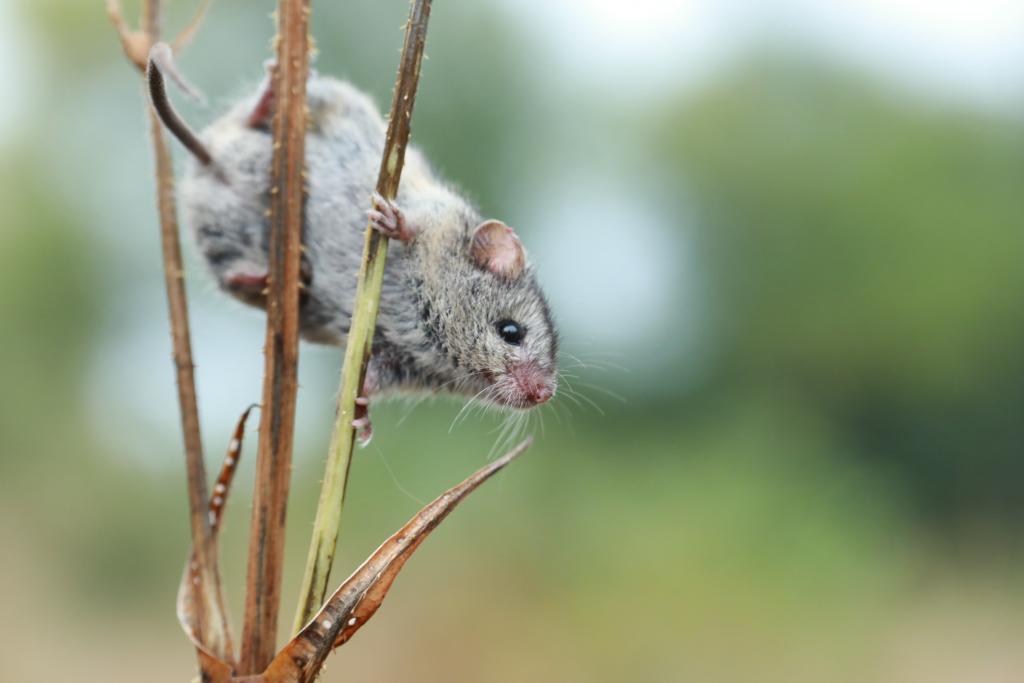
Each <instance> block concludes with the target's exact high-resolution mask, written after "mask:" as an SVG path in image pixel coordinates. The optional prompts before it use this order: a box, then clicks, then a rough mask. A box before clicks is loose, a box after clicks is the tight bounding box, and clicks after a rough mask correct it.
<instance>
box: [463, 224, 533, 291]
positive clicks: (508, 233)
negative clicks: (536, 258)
mask: <svg viewBox="0 0 1024 683" xmlns="http://www.w3.org/2000/svg"><path fill="white" fill-rule="evenodd" d="M469 252H470V255H471V256H472V257H473V261H474V262H475V263H476V265H478V266H480V267H481V268H483V269H484V270H489V271H491V272H492V273H494V274H495V275H498V276H499V277H504V278H507V279H509V280H514V279H516V278H517V277H519V275H520V273H522V272H523V268H525V267H526V252H524V251H523V245H522V244H520V243H519V238H518V237H516V232H515V230H513V229H512V228H510V227H508V226H507V225H505V224H504V223H502V222H501V221H484V222H483V223H481V224H480V225H478V226H476V229H475V230H474V231H473V239H472V240H471V241H470V245H469Z"/></svg>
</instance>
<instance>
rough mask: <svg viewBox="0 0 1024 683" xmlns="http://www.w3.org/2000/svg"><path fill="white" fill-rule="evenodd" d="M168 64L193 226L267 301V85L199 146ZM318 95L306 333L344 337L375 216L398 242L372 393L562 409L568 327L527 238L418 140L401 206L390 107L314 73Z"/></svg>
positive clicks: (218, 271) (312, 119) (168, 111)
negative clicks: (562, 344) (391, 170)
mask: <svg viewBox="0 0 1024 683" xmlns="http://www.w3.org/2000/svg"><path fill="white" fill-rule="evenodd" d="M155 53H156V52H155ZM165 57H166V59H164V60H160V59H157V58H154V59H153V61H151V67H150V81H151V83H150V86H151V93H152V95H153V102H154V105H155V106H156V108H157V110H158V113H160V115H161V118H162V120H163V121H164V123H165V124H166V125H167V126H168V128H169V129H170V130H171V132H173V133H174V134H175V135H176V136H177V137H178V139H179V140H181V141H182V142H183V143H184V144H185V146H186V147H187V148H188V149H189V150H190V151H191V152H192V156H193V158H192V159H190V160H189V162H188V166H187V169H186V171H185V174H184V178H183V180H182V182H181V192H180V196H181V202H182V204H181V206H182V210H183V214H184V219H185V221H186V223H187V224H188V226H189V227H190V228H191V230H192V232H193V234H194V236H195V239H196V241H197V243H198V245H199V249H200V251H201V252H202V254H203V256H204V257H205V259H206V262H207V264H208V265H209V267H210V270H211V271H212V273H213V275H214V277H215V278H216V279H217V282H218V284H219V285H220V287H221V288H222V289H224V290H225V291H227V292H228V293H230V294H232V295H233V296H235V297H237V298H238V299H240V300H242V301H244V302H245V303H248V304H251V305H255V306H263V304H264V289H265V286H266V276H267V250H268V238H269V224H268V219H267V214H268V208H269V187H270V177H269V169H270V161H271V153H272V150H271V133H270V120H271V117H272V111H273V99H274V98H273V93H272V91H271V89H270V84H269V79H266V80H265V81H264V83H263V84H262V85H261V86H260V88H259V89H258V90H257V91H256V92H254V93H252V94H250V95H249V96H247V97H245V98H243V99H242V100H241V101H239V102H237V103H236V104H235V105H234V106H232V107H231V108H230V109H229V110H228V111H227V113H225V114H224V115H223V116H221V117H220V118H218V119H217V120H216V121H214V123H212V124H211V125H210V126H209V127H208V128H206V129H205V130H204V131H203V132H202V133H201V134H200V135H199V136H198V138H197V137H196V136H194V135H192V134H191V132H190V131H189V130H188V128H187V126H185V124H184V123H183V122H182V121H181V120H180V118H177V115H176V114H175V113H174V111H173V109H172V108H171V107H170V104H169V102H168V101H167V98H166V93H164V92H163V77H162V75H161V69H163V70H164V71H170V73H169V75H171V76H173V77H175V79H176V80H177V79H178V78H179V77H178V76H177V74H175V73H174V72H173V71H172V69H173V64H171V63H170V62H169V53H168V54H167V55H165ZM154 80H157V81H158V82H157V83H156V84H155V87H154V83H153V81H154ZM307 100H308V110H309V119H308V126H309V130H308V133H307V135H306V176H307V179H308V185H307V191H308V194H307V199H306V203H305V215H304V226H303V246H304V253H303V263H302V278H303V290H302V303H301V311H300V317H301V319H300V326H301V331H302V334H303V336H304V337H305V338H306V339H308V340H310V341H313V342H318V343H323V344H332V345H338V346H343V345H344V344H345V341H346V335H347V333H348V329H349V324H350V318H351V311H352V308H351V307H352V304H353V301H354V299H355V291H356V277H357V273H358V270H359V266H360V261H361V257H362V249H363V239H364V231H365V229H366V225H367V220H368V217H367V214H369V221H370V222H371V223H372V226H373V227H374V228H375V229H377V230H379V231H380V232H381V233H383V234H384V235H386V236H387V237H389V238H390V244H389V247H388V258H387V265H386V269H385V275H384V285H383V290H382V294H381V301H380V309H379V314H378V318H377V329H376V333H375V336H374V340H373V352H372V357H371V359H370V362H369V366H368V371H367V381H366V384H365V386H364V387H363V393H364V397H368V396H369V395H371V394H374V393H376V392H379V391H382V390H387V389H408V390H419V391H428V392H435V391H446V392H452V393H456V394H464V395H470V396H477V397H480V398H482V399H484V400H487V401H489V402H491V403H493V404H497V405H500V406H507V407H511V408H530V407H532V406H536V405H538V404H541V403H544V402H546V401H548V400H550V399H551V398H552V396H554V394H555V390H556V385H557V379H556V355H557V350H558V332H557V330H556V329H555V324H554V322H553V320H552V317H551V311H550V308H549V306H548V303H547V300H546V299H545V296H544V293H543V292H542V290H541V288H540V286H539V285H538V283H537V279H536V277H535V275H534V271H533V268H532V267H531V266H530V264H529V262H528V260H527V256H526V252H525V250H524V249H523V246H522V244H521V243H520V241H519V239H518V237H517V236H516V233H515V232H514V231H513V229H512V228H510V227H509V226H507V225H505V224H504V223H502V222H501V221H497V220H484V219H483V218H482V217H481V215H480V213H479V212H478V210H477V209H476V208H475V207H474V206H473V204H472V203H470V202H469V201H467V200H466V199H465V198H464V197H463V196H462V195H461V194H460V193H459V192H457V191H456V190H455V189H454V188H452V187H451V186H450V185H448V184H446V183H445V182H444V181H443V180H441V179H440V178H439V177H438V175H437V174H436V173H435V172H434V171H433V170H432V169H431V167H430V166H429V164H428V163H427V161H426V159H425V158H424V156H423V154H422V153H421V152H420V151H419V150H417V149H416V148H414V147H410V148H409V149H408V151H407V153H406V157H405V167H404V170H403V174H402V182H401V186H400V190H399V193H398V197H397V199H396V201H395V202H391V201H388V200H385V199H384V198H382V197H380V196H379V195H375V194H374V191H373V190H374V183H375V179H376V175H377V170H378V166H379V163H380V158H381V154H382V150H383V147H384V137H385V122H384V120H383V118H382V117H381V114H380V112H379V111H378V109H377V107H376V106H375V105H374V104H373V102H372V101H371V100H370V98H369V97H368V96H366V95H365V94H363V93H362V92H360V91H359V90H357V89H356V88H355V87H353V86H352V85H350V84H349V83H346V82H344V81H339V80H336V79H334V78H329V77H325V76H319V75H316V74H312V75H311V76H310V78H309V81H308V85H307ZM371 206H372V208H371V209H370V210H369V211H367V208H369V207H371ZM361 404H362V405H365V400H364V401H362V402H361ZM367 426H368V420H367Z"/></svg>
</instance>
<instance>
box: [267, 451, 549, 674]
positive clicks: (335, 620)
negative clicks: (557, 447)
mask: <svg viewBox="0 0 1024 683" xmlns="http://www.w3.org/2000/svg"><path fill="white" fill-rule="evenodd" d="M532 441H533V439H532V438H528V439H526V440H525V441H523V442H522V443H521V444H519V445H518V446H516V447H515V448H514V449H512V450H511V451H510V452H509V453H507V454H506V455H504V456H502V457H501V458H499V459H497V460H495V461H494V462H492V463H490V464H489V465H487V466H486V467H483V468H482V469H480V470H478V471H477V472H476V473H475V474H473V475H472V476H470V477H469V478H468V479H466V480H465V481H463V482H462V483H461V484H458V485H456V486H454V487H452V488H450V489H448V490H447V491H446V492H445V493H443V494H442V495H441V496H440V497H438V498H437V499H435V500H434V501H433V502H432V503H430V504H429V505H427V506H426V507H425V508H423V509H422V510H420V511H419V512H418V513H417V514H416V516H415V517H413V518H412V519H411V520H409V522H408V523H407V524H406V525H405V526H403V527H402V528H401V529H399V530H398V532H397V533H395V534H394V535H393V536H391V538H389V539H388V540H386V541H385V542H384V543H383V544H382V545H381V546H380V547H379V548H377V550H376V551H375V552H374V553H373V554H372V555H370V557H369V558H368V559H367V560H366V561H365V562H363V564H362V565H361V566H360V567H359V568H358V569H356V571H355V572H353V574H352V575H351V576H350V577H349V578H348V579H347V580H346V581H345V582H344V583H343V584H341V587H340V588H338V590H337V591H335V593H334V595H332V596H331V598H330V599H329V600H328V601H327V604H326V605H324V606H323V608H322V609H321V610H320V612H319V613H317V615H316V616H315V617H314V618H313V620H312V621H310V622H309V624H307V625H306V627H305V628H303V629H302V631H300V632H299V634H298V635H297V636H295V638H293V639H292V641H291V642H290V643H288V645H287V646H285V648H284V649H283V650H281V652H279V653H278V654H277V656H276V657H275V658H274V661H273V662H271V664H270V666H269V667H268V668H267V670H266V671H265V672H264V673H263V680H264V681H266V682H267V683H307V682H309V681H312V680H313V679H314V678H316V675H317V673H318V672H319V671H320V667H321V666H323V663H324V660H325V659H326V658H327V655H328V654H330V652H331V650H332V649H334V648H335V647H337V646H339V645H342V644H343V643H345V642H346V641H348V640H349V639H350V638H351V637H352V636H353V635H354V634H355V632H356V631H358V630H359V628H361V627H362V625H363V624H364V623H366V621H367V620H369V618H370V617H372V616H373V615H374V613H376V611H377V609H378V608H379V607H380V605H381V603H382V602H383V601H384V597H385V596H386V595H387V592H388V589H390V588H391V584H392V583H393V582H394V580H395V577H396V576H397V575H398V572H399V571H401V569H402V566H403V565H404V564H405V562H406V560H408V559H409V557H410V556H411V555H412V554H413V552H415V551H416V548H418V547H419V545H420V543H422V542H423V541H424V539H426V537H427V536H428V535H429V534H430V532H431V531H433V530H434V529H435V528H436V527H437V525H438V524H440V523H441V521H442V520H444V518H445V517H447V516H448V514H449V513H450V512H451V511H452V510H453V509H455V506H456V505H458V504H459V503H460V502H462V500H463V499H465V497H466V496H468V495H469V494H470V493H472V492H473V491H474V490H475V489H476V488H477V487H478V486H480V484H482V483H484V482H485V481H487V480H488V479H489V478H490V477H491V476H493V475H494V474H495V473H496V472H498V471H499V470H501V469H502V468H503V467H505V465H507V464H508V463H510V462H511V461H512V460H513V459H514V458H516V457H518V456H519V455H521V454H522V453H523V451H525V450H526V449H527V448H528V447H529V446H530V444H531V443H532Z"/></svg>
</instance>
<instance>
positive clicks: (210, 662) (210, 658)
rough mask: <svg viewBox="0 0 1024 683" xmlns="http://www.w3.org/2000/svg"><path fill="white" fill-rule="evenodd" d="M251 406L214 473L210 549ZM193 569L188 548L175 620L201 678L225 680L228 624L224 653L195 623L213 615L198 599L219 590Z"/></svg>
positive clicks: (229, 663)
mask: <svg viewBox="0 0 1024 683" xmlns="http://www.w3.org/2000/svg"><path fill="white" fill-rule="evenodd" d="M255 407H256V406H255V405H251V406H249V407H248V408H246V409H245V412H244V413H242V416H241V417H240V418H239V419H238V424H236V425H235V431H234V434H232V437H231V443H230V444H228V451H227V455H226V456H225V457H224V464H223V465H222V466H221V469H220V474H219V475H218V476H217V483H216V484H214V486H213V495H211V496H210V504H209V508H208V513H207V514H209V516H210V530H211V533H212V536H211V539H210V542H211V543H213V544H214V549H213V550H214V552H216V551H217V548H216V543H217V539H218V532H219V531H220V526H221V521H222V518H223V515H224V506H225V504H226V503H227V499H228V493H229V492H230V491H231V482H232V481H233V480H234V477H235V471H236V469H237V468H238V459H239V457H240V456H241V453H242V439H243V438H244V437H245V423H246V421H247V420H248V419H249V413H251V412H252V409H253V408H255ZM197 570H198V565H197V564H196V553H195V548H192V550H191V552H190V553H189V557H188V562H187V563H186V565H185V571H184V572H182V577H181V585H180V586H179V587H178V604H177V612H178V622H179V623H180V624H181V628H182V630H183V631H185V635H187V636H188V638H189V640H191V641H192V644H193V645H194V646H195V648H196V652H197V654H198V655H199V665H200V670H201V671H202V672H203V674H204V676H205V677H206V678H205V680H210V681H228V680H231V674H232V669H233V666H234V654H233V652H234V647H233V646H232V638H231V629H230V625H228V624H225V626H226V644H225V648H224V652H214V651H212V650H211V648H209V647H208V646H207V645H206V644H205V643H203V642H201V641H200V637H199V635H198V634H200V633H209V632H210V631H209V629H208V628H203V625H202V624H200V623H199V621H198V615H199V614H214V611H213V610H211V609H205V610H201V609H197V608H198V607H199V604H198V601H199V600H211V599H212V596H216V599H218V600H219V599H220V598H221V596H222V595H223V593H222V591H221V587H220V586H219V585H218V586H212V587H211V586H204V585H203V582H202V574H201V573H200V572H199V571H197Z"/></svg>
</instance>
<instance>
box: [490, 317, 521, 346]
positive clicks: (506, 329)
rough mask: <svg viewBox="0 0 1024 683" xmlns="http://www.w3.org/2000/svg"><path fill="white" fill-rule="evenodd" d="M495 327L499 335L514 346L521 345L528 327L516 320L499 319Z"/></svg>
mask: <svg viewBox="0 0 1024 683" xmlns="http://www.w3.org/2000/svg"><path fill="white" fill-rule="evenodd" d="M494 327H495V328H496V329H497V330H498V336H499V337H501V338H502V339H504V340H505V343H506V344H511V345H512V346H519V345H520V344H521V343H523V337H525V336H526V328H525V327H523V326H522V325H520V324H519V323H517V322H516V321H515V320H499V321H498V322H497V323H495V325H494Z"/></svg>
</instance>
